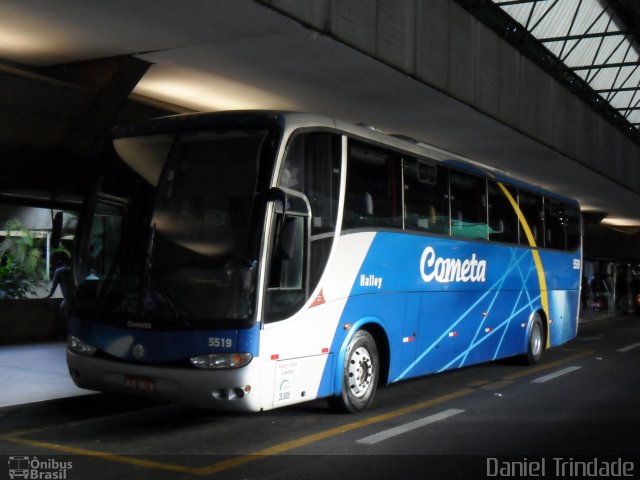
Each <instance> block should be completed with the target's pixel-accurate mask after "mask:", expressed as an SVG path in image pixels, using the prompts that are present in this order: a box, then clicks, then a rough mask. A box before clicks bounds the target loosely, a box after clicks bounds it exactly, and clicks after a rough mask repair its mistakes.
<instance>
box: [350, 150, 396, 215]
mask: <svg viewBox="0 0 640 480" xmlns="http://www.w3.org/2000/svg"><path fill="white" fill-rule="evenodd" d="M401 180H402V179H401V171H400V156H399V155H398V154H397V153H395V152H392V151H389V150H384V149H381V148H377V147H374V146H372V145H368V144H366V143H363V142H358V141H354V140H351V141H350V142H349V157H348V166H347V194H346V198H345V209H344V222H343V223H344V228H364V227H383V228H402V191H401Z"/></svg>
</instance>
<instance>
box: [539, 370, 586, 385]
mask: <svg viewBox="0 0 640 480" xmlns="http://www.w3.org/2000/svg"><path fill="white" fill-rule="evenodd" d="M581 368H582V367H567V368H563V369H562V370H558V371H557V372H553V373H550V374H549V375H544V376H542V377H538V378H535V379H533V380H531V383H544V382H548V381H549V380H553V379H554V378H558V377H561V376H562V375H566V374H567V373H571V372H575V371H576V370H580V369H581Z"/></svg>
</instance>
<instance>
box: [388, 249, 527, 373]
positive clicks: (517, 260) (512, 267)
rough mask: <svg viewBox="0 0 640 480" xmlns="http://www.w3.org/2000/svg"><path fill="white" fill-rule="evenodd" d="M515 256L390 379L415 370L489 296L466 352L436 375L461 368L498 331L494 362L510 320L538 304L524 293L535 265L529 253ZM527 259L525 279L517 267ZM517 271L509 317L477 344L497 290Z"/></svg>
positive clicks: (500, 291) (520, 269) (514, 250)
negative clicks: (518, 286)
mask: <svg viewBox="0 0 640 480" xmlns="http://www.w3.org/2000/svg"><path fill="white" fill-rule="evenodd" d="M517 252H522V250H519V249H512V250H511V260H510V262H509V265H508V267H507V268H506V269H505V271H504V272H503V274H502V275H501V276H500V277H499V278H498V279H497V281H496V282H495V283H494V284H493V285H492V286H491V287H490V288H488V289H487V290H486V291H485V292H484V293H483V294H482V295H481V296H480V297H479V298H478V299H477V300H476V301H475V302H474V303H473V304H472V305H471V306H470V307H469V308H468V309H467V310H465V311H464V313H462V315H460V317H459V318H458V319H457V320H455V321H454V322H453V323H452V324H450V325H448V326H447V328H446V330H445V331H444V332H442V334H441V335H440V336H439V337H438V338H436V339H435V340H434V341H433V342H432V343H431V345H429V346H428V347H427V348H426V349H425V350H424V351H423V352H422V353H421V354H420V355H418V357H417V358H416V359H415V360H414V361H413V362H411V364H410V365H409V366H408V367H407V368H405V369H404V371H402V373H400V375H398V377H397V378H396V379H394V381H397V380H401V379H403V378H404V377H406V376H407V375H408V374H409V372H411V370H412V369H413V368H415V366H416V365H418V364H419V363H420V362H421V361H422V360H423V359H424V357H425V356H427V355H428V354H429V353H430V352H431V351H432V350H433V349H434V348H436V346H437V345H439V344H440V342H442V340H443V339H445V338H446V337H448V336H449V333H450V332H451V331H452V330H453V329H455V328H456V326H458V325H459V324H460V323H461V322H463V321H464V320H465V319H466V318H467V317H468V316H469V315H470V314H471V313H472V312H473V311H474V310H475V309H476V308H477V307H478V306H479V305H480V304H481V303H483V302H485V300H486V299H487V297H489V296H490V295H493V298H491V302H490V305H489V307H488V309H487V312H486V313H487V315H486V317H485V318H484V319H483V321H482V322H481V324H480V326H479V327H478V328H477V330H476V333H475V336H474V337H473V340H472V341H471V342H470V345H469V347H468V348H467V349H465V350H464V351H463V352H461V353H460V354H459V355H458V356H457V357H456V358H454V359H453V360H451V361H450V362H449V363H448V364H447V365H445V366H444V367H442V368H441V369H439V370H438V371H443V370H446V369H448V368H451V367H452V366H453V365H454V364H455V363H457V362H460V363H459V366H462V365H463V364H464V362H465V361H466V359H467V356H468V355H469V353H470V352H471V351H472V350H473V349H474V348H476V347H478V346H479V345H481V344H482V343H484V342H485V341H486V340H487V339H489V338H491V337H492V336H493V335H495V334H497V333H498V332H500V330H501V329H502V330H503V332H502V338H501V340H500V343H499V345H498V348H497V349H496V351H495V353H494V358H495V357H496V356H497V355H498V350H499V348H500V346H501V345H502V340H503V339H504V336H505V334H506V330H507V328H508V326H509V323H510V322H511V320H513V319H514V318H516V317H517V316H518V315H519V314H521V313H522V312H523V311H525V310H527V309H530V310H532V311H533V308H534V305H535V302H537V301H538V300H540V295H537V296H536V297H535V298H531V295H530V292H529V291H528V289H527V287H526V286H527V281H528V279H529V277H530V274H531V273H532V272H535V264H534V261H533V258H532V256H531V252H530V251H529V250H526V251H524V252H523V253H522V254H521V255H520V256H519V257H516V254H517ZM527 257H528V258H529V259H530V262H529V264H528V265H527V268H526V275H525V274H524V272H523V269H522V267H521V263H522V261H523V260H524V259H526V258H527ZM514 271H517V272H518V274H519V276H520V279H521V281H522V287H521V289H520V291H519V294H518V297H517V300H516V304H515V305H514V306H513V309H512V312H511V315H509V316H508V318H507V319H505V320H504V321H503V322H501V323H500V324H499V326H498V327H497V328H495V329H494V330H492V331H491V332H489V334H488V335H484V336H483V337H482V338H480V339H479V340H478V335H479V334H480V331H481V329H482V327H483V325H484V324H485V322H486V320H487V319H488V318H489V314H490V313H491V309H492V307H493V306H494V304H495V302H496V300H497V298H498V297H499V295H500V293H503V292H502V290H501V288H502V286H503V284H504V282H505V281H506V279H507V278H508V277H509V275H510V274H511V273H512V272H514ZM523 291H524V293H525V294H526V296H527V297H526V300H527V301H526V303H525V305H523V306H521V307H520V308H517V307H518V304H519V303H520V300H521V298H522V293H523Z"/></svg>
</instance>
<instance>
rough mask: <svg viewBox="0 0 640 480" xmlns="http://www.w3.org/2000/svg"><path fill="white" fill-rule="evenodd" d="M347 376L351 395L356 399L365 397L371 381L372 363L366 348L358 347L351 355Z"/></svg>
mask: <svg viewBox="0 0 640 480" xmlns="http://www.w3.org/2000/svg"><path fill="white" fill-rule="evenodd" d="M347 374H348V376H349V378H348V381H349V390H351V393H352V394H353V395H355V396H356V397H358V398H362V397H363V396H364V395H366V393H367V392H368V391H369V388H370V387H371V383H372V381H373V363H372V362H371V355H370V354H369V351H368V350H367V349H366V348H364V347H359V348H356V349H355V350H354V351H353V352H352V353H351V357H350V358H349V369H348V372H347Z"/></svg>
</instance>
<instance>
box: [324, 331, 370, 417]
mask: <svg viewBox="0 0 640 480" xmlns="http://www.w3.org/2000/svg"><path fill="white" fill-rule="evenodd" d="M379 376H380V360H379V356H378V348H377V346H376V342H375V340H374V339H373V337H372V336H371V334H370V333H369V332H367V331H366V330H358V331H357V332H356V333H355V334H354V335H353V338H352V339H351V342H350V343H349V346H348V347H347V352H346V354H345V356H344V365H343V367H342V393H341V394H340V395H338V396H335V397H331V399H330V404H331V406H332V407H333V408H334V409H335V410H338V411H341V412H350V413H355V412H360V411H362V410H365V409H366V408H367V407H368V406H369V405H370V404H371V402H372V401H373V396H374V394H375V392H376V387H377V385H378V378H379Z"/></svg>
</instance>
